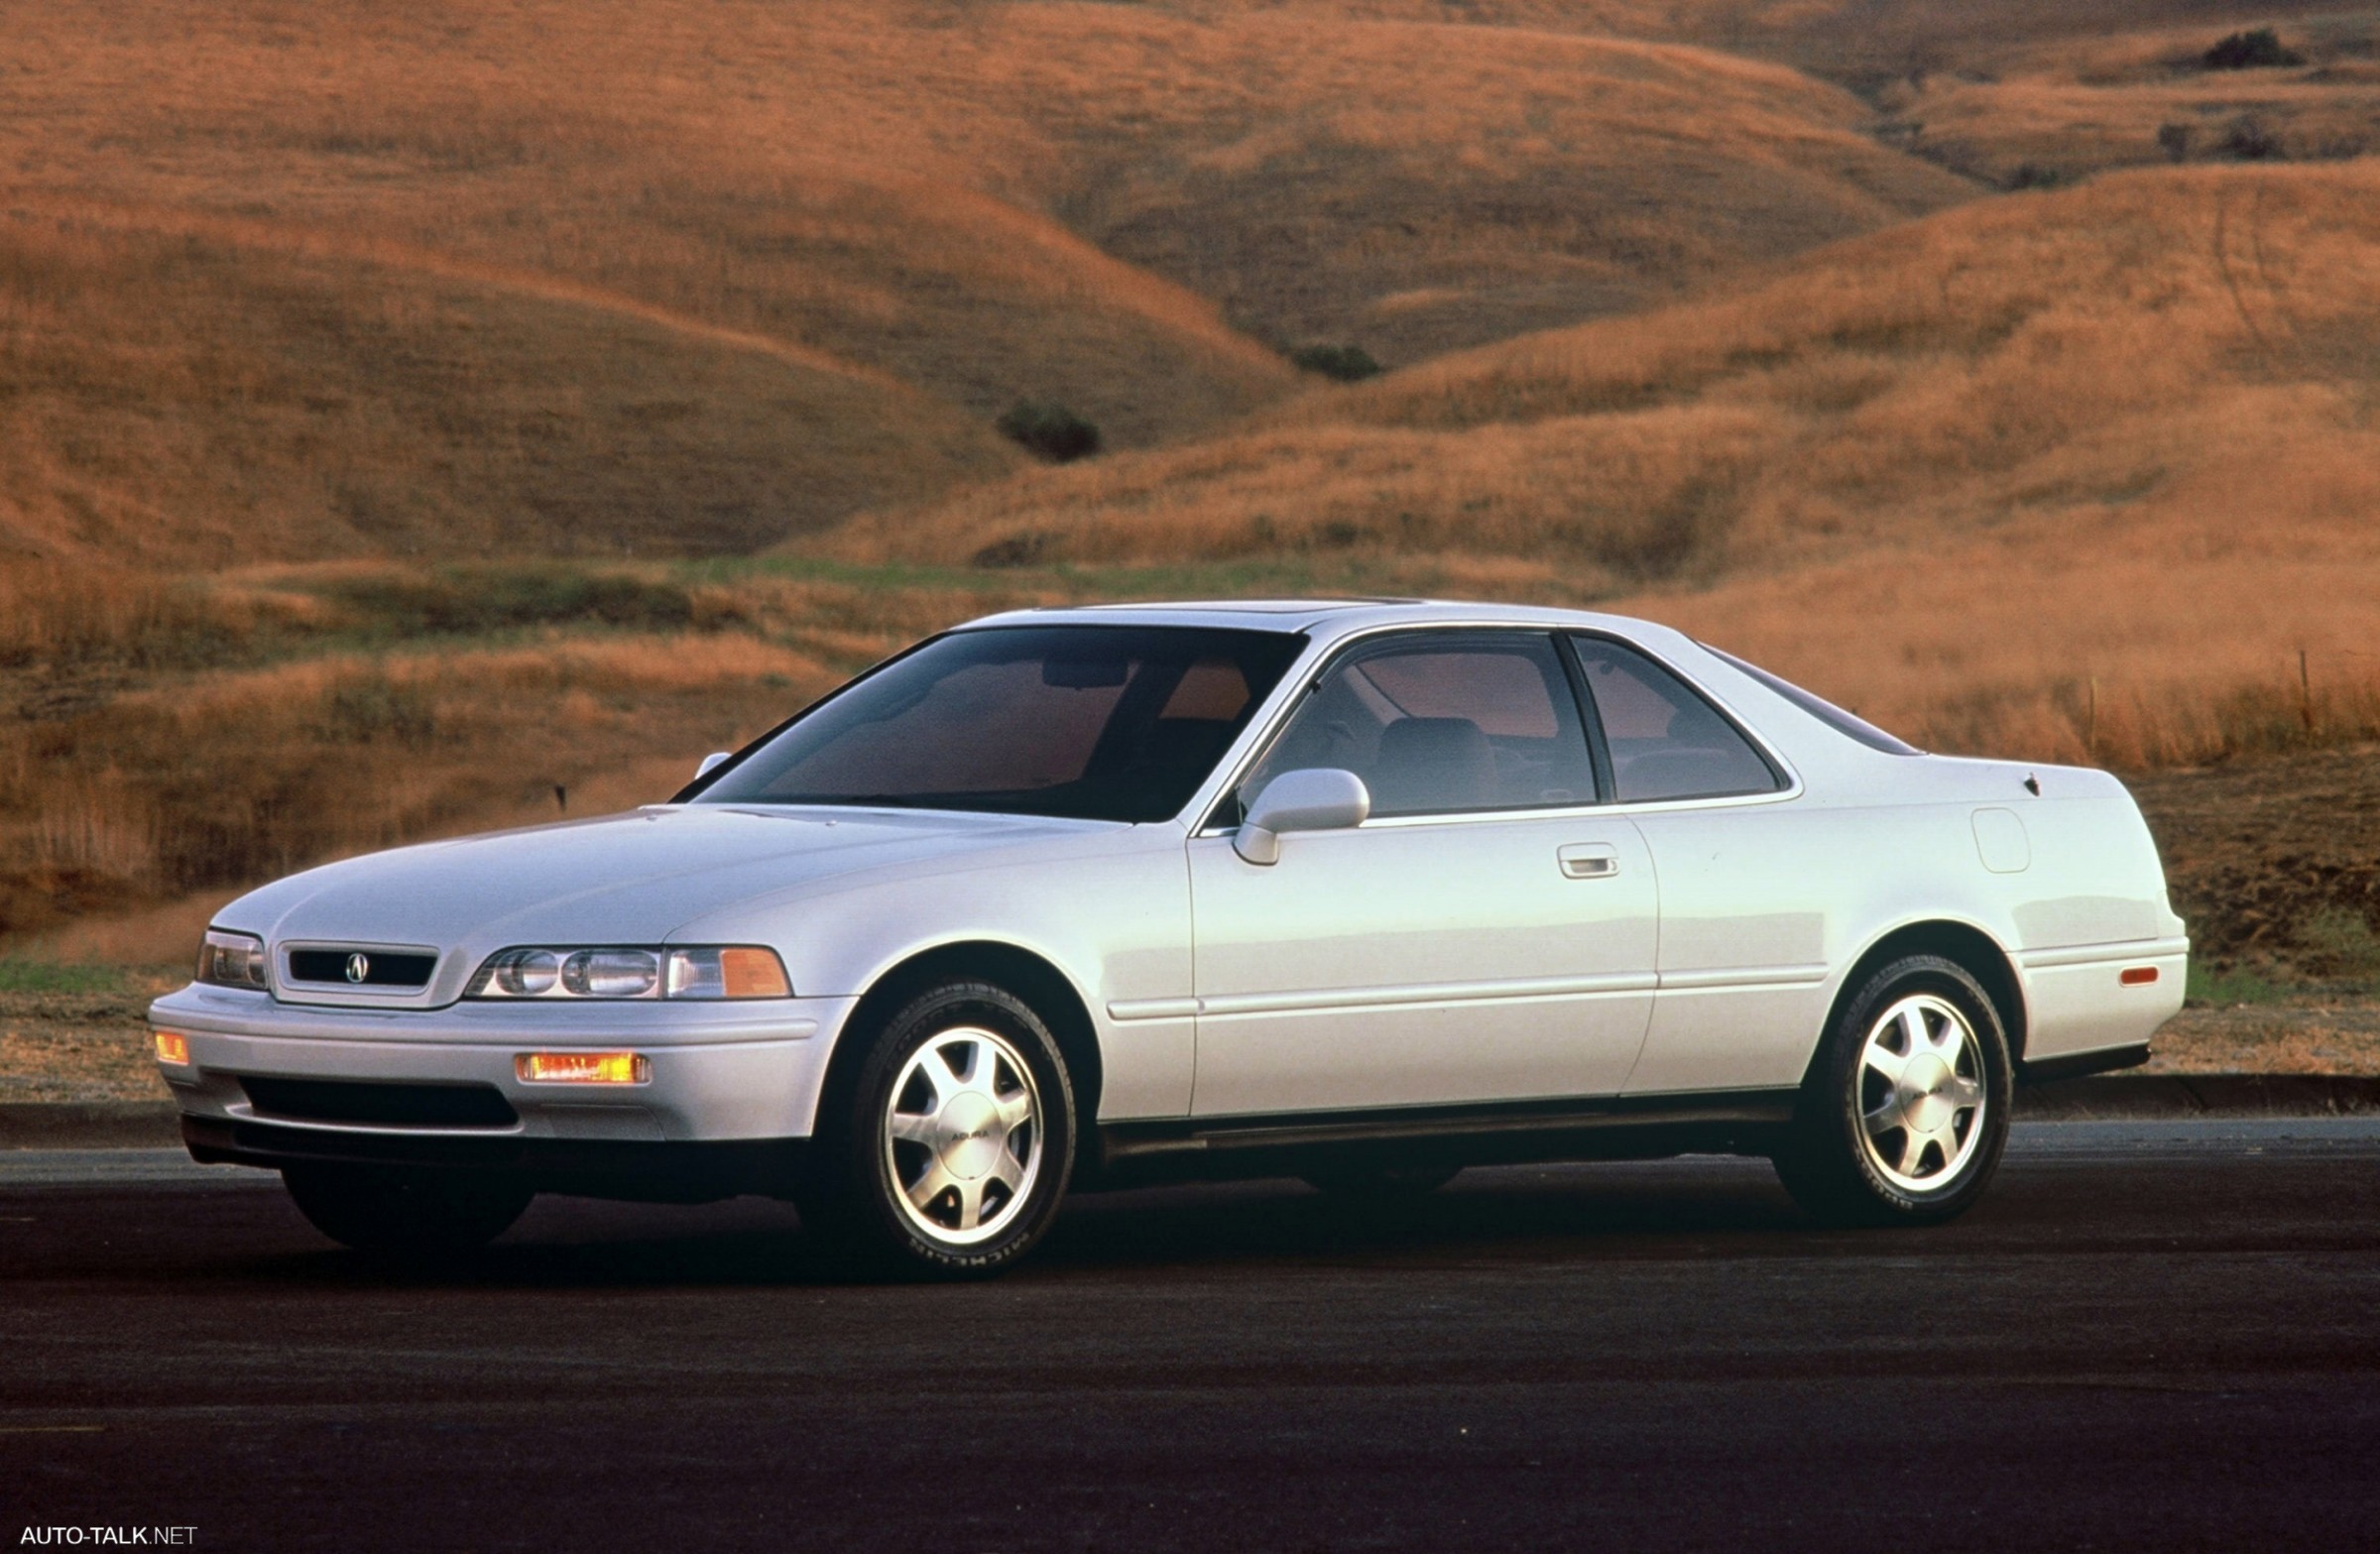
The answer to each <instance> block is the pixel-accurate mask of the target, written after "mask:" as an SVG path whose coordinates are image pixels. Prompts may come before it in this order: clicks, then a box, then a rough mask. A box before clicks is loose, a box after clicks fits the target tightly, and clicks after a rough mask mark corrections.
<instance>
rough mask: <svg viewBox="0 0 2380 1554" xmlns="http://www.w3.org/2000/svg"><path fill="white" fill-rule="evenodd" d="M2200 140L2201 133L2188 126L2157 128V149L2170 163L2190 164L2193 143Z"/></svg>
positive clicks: (2163, 125) (2162, 125) (2163, 126)
mask: <svg viewBox="0 0 2380 1554" xmlns="http://www.w3.org/2000/svg"><path fill="white" fill-rule="evenodd" d="M2198 138H2199V132H2198V131H2197V130H2196V129H2194V128H2192V127H2191V126H2190V125H2187V124H2160V125H2158V126H2157V149H2158V150H2159V151H2162V152H2164V153H2165V158H2166V160H2167V161H2168V162H2188V161H2189V160H2190V147H2191V143H2192V142H2193V141H2195V140H2197V139H2198Z"/></svg>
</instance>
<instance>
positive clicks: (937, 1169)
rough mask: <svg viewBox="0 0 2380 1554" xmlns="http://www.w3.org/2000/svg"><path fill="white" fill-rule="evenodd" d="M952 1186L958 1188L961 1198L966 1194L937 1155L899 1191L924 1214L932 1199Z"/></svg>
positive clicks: (930, 1205)
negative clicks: (916, 1176)
mask: <svg viewBox="0 0 2380 1554" xmlns="http://www.w3.org/2000/svg"><path fill="white" fill-rule="evenodd" d="M953 1187H959V1188H960V1196H961V1197H962V1198H964V1197H965V1196H966V1189H965V1188H964V1187H963V1186H961V1184H960V1182H959V1179H958V1178H957V1177H955V1176H953V1175H951V1174H950V1172H949V1171H948V1170H947V1169H946V1168H944V1166H943V1164H942V1161H941V1160H940V1158H939V1157H937V1158H935V1159H932V1160H928V1161H927V1162H926V1166H925V1171H924V1173H923V1174H922V1175H920V1176H919V1177H918V1178H917V1179H916V1180H915V1181H913V1182H911V1183H909V1184H908V1185H907V1186H906V1187H903V1188H902V1189H901V1191H902V1192H903V1193H905V1194H906V1195H907V1196H908V1200H909V1202H910V1203H911V1204H913V1205H915V1207H916V1209H917V1212H918V1213H920V1214H924V1213H926V1212H927V1211H929V1210H930V1209H932V1208H933V1206H934V1200H936V1199H937V1198H940V1197H941V1196H942V1195H943V1194H944V1193H946V1192H948V1191H950V1189H951V1188H953Z"/></svg>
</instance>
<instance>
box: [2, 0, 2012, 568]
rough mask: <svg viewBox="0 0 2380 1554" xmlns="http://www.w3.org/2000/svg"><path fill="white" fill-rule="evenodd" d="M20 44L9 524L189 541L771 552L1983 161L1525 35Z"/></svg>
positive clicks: (747, 9) (127, 5) (297, 547)
mask: <svg viewBox="0 0 2380 1554" xmlns="http://www.w3.org/2000/svg"><path fill="white" fill-rule="evenodd" d="M0 59H6V60H8V61H9V73H8V75H7V78H6V97H5V107H6V111H5V112H0V170H5V174H4V177H5V184H4V186H0V212H6V213H8V214H7V215H6V219H5V220H0V281H4V282H5V289H4V290H0V309H5V313H0V318H4V319H5V322H4V323H0V350H4V351H6V352H8V353H9V359H10V360H11V361H12V362H19V363H23V364H25V365H23V366H22V368H21V373H22V379H21V381H18V380H17V378H16V375H13V374H12V382H11V385H10V386H11V388H12V390H20V391H22V392H23V393H28V394H31V395H33V396H34V398H35V400H36V401H38V403H37V404H35V405H34V406H33V408H32V410H31V411H30V412H29V414H28V417H27V418H25V419H23V420H12V421H11V423H10V424H9V426H8V428H7V430H6V431H5V432H4V433H0V458H4V459H7V460H8V461H10V463H12V464H13V465H14V466H15V467H16V468H17V469H19V470H21V471H25V472H28V473H27V475H26V477H25V478H24V479H23V480H22V481H21V482H12V483H11V484H10V485H9V487H8V488H7V496H6V498H5V501H6V502H7V504H8V505H7V508H6V512H7V515H8V516H7V517H6V519H5V520H4V522H5V523H6V525H7V528H8V533H7V536H6V541H7V542H8V543H9V544H10V546H11V548H13V549H14V550H17V551H33V552H37V553H69V552H70V551H71V548H72V546H74V545H77V544H80V545H90V544H102V543H103V544H106V545H108V546H111V547H115V548H116V549H118V550H119V551H120V550H121V549H122V548H123V547H125V546H131V547H133V548H134V549H135V550H137V551H138V552H139V553H142V554H145V555H146V556H147V557H149V558H150V559H152V560H155V561H159V562H170V563H175V564H180V563H184V562H189V561H193V560H197V559H199V558H201V557H204V556H206V555H208V554H210V553H213V552H215V551H216V550H217V549H218V547H219V545H220V542H221V539H222V538H223V537H224V536H226V535H229V534H233V533H238V534H240V535H242V536H243V537H245V538H249V539H251V540H252V541H255V542H259V543H263V544H266V545H268V546H269V547H270V548H271V552H272V553H276V554H288V555H327V554H342V553H352V552H354V551H356V550H358V549H366V550H373V549H377V550H386V551H394V552H396V553H404V552H405V550H406V549H407V547H408V546H410V545H415V544H418V545H422V546H425V547H433V548H434V547H435V546H436V545H439V544H452V545H456V546H459V547H461V548H463V549H466V550H474V549H480V548H484V547H486V546H488V545H490V544H492V543H506V544H514V545H519V544H528V545H531V546H534V547H536V548H539V549H552V548H565V549H567V548H579V549H610V548H615V547H618V546H625V545H630V544H635V545H654V544H660V545H673V546H675V547H677V548H681V549H695V550H700V549H715V548H722V547H729V548H732V547H735V546H738V545H749V544H752V543H758V542H761V541H764V540H767V539H769V538H774V537H776V536H778V535H781V534H784V533H787V532H793V531H799V530H801V529H804V528H807V527H814V526H815V525H816V524H818V523H820V522H823V521H825V520H827V519H829V518H832V517H834V516H838V515H839V514H841V513H843V512H846V511H849V510H850V509H851V508H853V507H854V506H858V505H873V504H881V503H885V502H889V501H901V500H908V499H913V498H914V497H916V496H918V495H920V494H922V493H923V492H926V491H929V490H933V489H940V488H943V487H947V486H948V485H950V484H951V483H952V482H954V481H961V480H965V479H969V478H972V477H974V476H975V475H978V474H980V473H982V472H983V471H984V470H985V469H987V468H992V467H997V466H998V465H1000V463H1001V462H1002V461H1003V459H1004V458H1006V457H1007V455H1006V454H1005V453H1004V452H1003V451H1002V450H1001V449H999V448H997V447H992V446H990V445H989V444H988V439H987V437H985V436H982V435H977V434H975V433H974V432H973V431H971V430H970V425H972V426H975V427H985V426H988V425H989V424H990V423H991V422H992V421H993V420H994V418H997V417H998V416H999V415H1000V414H1001V413H1002V412H1004V411H1005V410H1007V409H1008V408H1009V407H1010V406H1011V404H1013V403H1014V402H1015V401H1016V400H1018V399H1019V398H1027V397H1029V398H1034V399H1041V400H1056V401H1060V402H1063V403H1064V404H1066V405H1068V406H1071V407H1072V408H1074V409H1075V410H1076V411H1078V412H1080V413H1081V414H1083V415H1085V416H1088V417H1089V418H1091V419H1092V420H1093V421H1094V422H1096V423H1097V424H1098V425H1099V427H1100V428H1101V430H1102V432H1103V433H1104V435H1105V437H1106V440H1107V442H1108V443H1109V445H1111V446H1126V447H1130V446H1134V445H1142V444H1147V443H1151V442H1155V441H1160V440H1164V439H1167V438H1172V437H1179V436H1182V435H1187V434H1193V433H1196V432H1198V431H1201V430H1203V429H1207V428H1211V427H1213V426H1214V425H1216V424H1218V423H1221V422H1224V421H1228V420H1231V419H1232V418H1237V417H1240V416H1242V415H1245V414H1247V413H1249V412H1250V411H1251V410H1253V409H1255V408H1257V407H1259V406H1261V405H1263V404H1265V403H1268V402H1269V401H1271V400H1274V399H1277V398H1278V397H1280V396H1282V395H1284V394H1286V393H1289V392H1291V391H1292V390H1293V389H1295V388H1296V387H1297V386H1298V378H1297V375H1296V374H1295V373H1294V372H1293V371H1292V370H1291V369H1290V368H1289V366H1288V365H1287V364H1286V363H1285V362H1284V361H1283V360H1282V358H1281V356H1280V354H1279V348H1280V347H1283V346H1287V345H1292V344H1296V343H1299V342H1303V341H1309V340H1328V341H1352V342H1355V343H1359V344H1364V345H1366V346H1368V348H1369V349H1371V350H1372V351H1373V353H1374V354H1375V355H1378V356H1380V357H1382V358H1384V359H1388V360H1391V361H1396V360H1413V359H1417V358H1419V357H1421V356H1424V355H1427V354H1429V353H1431V352H1434V351H1438V350H1442V349H1445V348H1447V347H1449V346H1455V345H1468V344H1474V343H1478V342H1480V341H1484V340H1489V339H1494V338H1500V337H1503V336H1506V335H1509V334H1512V333H1514V332H1517V331H1520V330H1523V329H1527V328H1532V327H1537V326H1541V325H1543V324H1546V323H1549V322H1562V321H1569V320H1573V319H1577V318H1580V317H1585V316H1590V315H1593V314H1595V313H1598V312H1604V311H1609V310H1612V309H1615V308H1624V307H1630V306H1634V305H1637V304H1638V303H1640V302H1641V301H1643V300H1644V299H1647V298H1658V297H1668V296H1672V295H1675V294H1676V293H1677V292H1678V291H1679V290H1680V289H1682V288H1687V287H1691V286H1694V285H1697V284H1702V283H1705V282H1708V281H1710V280H1712V279H1714V278H1717V277H1721V276H1724V275H1726V274H1729V273H1732V272H1733V271H1735V270H1737V269H1739V268H1741V267H1742V266H1744V265H1746V264H1754V263H1758V262H1762V261H1765V260H1768V259H1771V258H1773V257H1775V256H1778V255H1781V254H1787V253H1792V252H1796V251H1799V250H1801V249H1804V248H1807V247H1810V246H1812V245H1813V244H1817V243H1820V242H1824V241H1828V240H1832V239H1835V238H1839V237H1842V236H1844V235H1846V234H1849V233H1854V232H1859V231H1864V230H1869V229H1872V228H1874V227H1876V226H1879V225H1882V224H1886V223H1889V222H1891V221H1894V220H1897V219H1899V218H1901V217H1903V216H1905V215H1907V214H1910V213H1913V212H1919V211H1924V210H1930V209H1934V208H1937V207H1939V206H1941V205H1942V204H1944V203H1946V202H1949V201H1952V200H1956V199H1960V198H1963V197H1966V196H1968V195H1969V194H1970V193H1971V192H1972V191H1973V190H1972V185H1971V184H1969V183H1968V182H1966V181H1965V180H1963V179H1959V178H1956V177H1954V176H1952V175H1949V174H1946V173H1945V172H1943V171H1942V170H1941V169H1939V168H1936V167H1933V166H1931V165H1929V164H1926V163H1924V162H1922V161H1919V160H1916V159H1913V158H1910V157H1908V156H1906V155H1904V154H1902V153H1900V152H1898V151H1895V150H1891V149H1889V148H1885V147H1882V146H1879V145H1877V144H1876V143H1874V142H1873V141H1872V140H1870V139H1868V138H1867V137H1866V136H1865V135H1864V134H1863V129H1864V127H1865V126H1866V125H1867V124H1868V123H1869V122H1870V121H1871V120H1872V119H1873V117H1874V114H1873V111H1872V110H1871V109H1869V108H1868V107H1867V106H1865V105H1863V104H1861V103H1859V102H1857V101H1855V100H1854V99H1852V98H1851V97H1849V96H1848V95H1847V94H1845V93H1844V92H1843V91H1842V90H1841V89H1839V88H1836V87H1833V86H1828V85H1824V84H1822V83H1819V82H1816V81H1814V80H1811V79H1809V78H1807V77H1804V76H1800V75H1797V74H1795V73H1794V72H1792V71H1790V70H1788V69H1785V68H1782V67H1780V66H1776V65H1771V64H1761V63H1754V62H1750V61H1745V60H1733V59H1729V58H1726V57H1724V56H1721V55H1716V54H1711V53H1707V52H1703V51H1698V50H1694V49H1689V48H1678V47H1670V46H1654V45H1645V44H1638V43H1622V42H1610V41H1597V40H1592V39H1584V38H1574V37H1566V38H1554V39H1548V38H1543V37H1538V36H1535V35H1530V34H1526V33H1521V32H1515V31H1514V30H1512V29H1509V28H1500V27H1460V26H1444V25H1418V24H1410V23H1404V22H1394V21H1386V22H1349V21H1345V20H1331V19H1325V18H1314V17H1298V16H1283V15H1274V14H1271V13H1268V12H1239V11H1234V12H1231V13H1229V14H1220V13H1219V14H1217V15H1216V16H1213V17H1209V18H1203V19H1202V18H1194V17H1186V16H1183V15H1178V14H1172V13H1168V12H1167V11H1165V10H1163V9H1161V8H1142V7H1131V6H1108V5H1080V4H1047V3H1044V4H1018V5H1004V6H999V7H989V8H988V7H984V6H980V5H973V4H961V3H958V0H916V3H912V4H904V5H892V6H887V5H883V4H880V3H877V0H815V3H805V4H803V5H800V6H794V7H785V6H779V5H772V4H763V3H760V0H725V3H719V4H692V3H686V0H667V3H659V4H654V3H630V0H596V3H593V4H585V3H576V0H573V3H570V4H563V3H561V0H445V3H440V4H430V5H424V6H417V7H403V8H396V9H391V8H388V7H385V6H377V5H371V4H367V3H364V0H328V3H322V4H314V3H307V4H302V5H300V4H295V3H291V0H247V3H243V4H240V5H236V6H211V7H202V8H192V7H188V6H185V5H182V4H179V3H178V0H94V3H89V4H83V3H74V4H68V3H65V0H43V3H36V4H30V5H21V6H13V7H9V8H6V9H5V10H4V11H0ZM77 245H80V246H79V247H77ZM85 256H91V258H92V261H93V262H87V263H86V262H85ZM61 276H62V277H65V278H66V279H63V280H61V279H60V277H61ZM151 362H158V363H165V364H170V365H169V366H168V368H167V370H165V371H164V372H162V373H161V374H159V375H158V376H157V377H155V378H154V379H153V378H152V377H151V376H150V375H149V374H148V373H147V371H146V364H149V363H151ZM243 375H244V376H243ZM218 379H220V381H219V382H218V381H217V380H218ZM234 380H238V381H240V382H253V383H256V384H268V385H270V387H269V388H260V389H258V390H256V392H254V393H251V392H249V391H248V390H241V391H240V392H238V393H228V394H227V393H222V392H218V391H219V390H221V389H222V388H223V386H224V385H225V384H228V383H231V382H232V381H234ZM640 407H641V408H640ZM669 492H685V493H688V494H689V495H688V500H687V502H686V504H685V507H686V509H687V510H686V511H683V512H666V513H664V512H662V511H660V509H661V508H662V507H664V506H666V505H667V503H666V501H665V498H664V493H669Z"/></svg>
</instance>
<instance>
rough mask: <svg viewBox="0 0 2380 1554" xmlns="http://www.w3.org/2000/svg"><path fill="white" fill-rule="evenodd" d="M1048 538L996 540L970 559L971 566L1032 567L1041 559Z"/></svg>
mask: <svg viewBox="0 0 2380 1554" xmlns="http://www.w3.org/2000/svg"><path fill="white" fill-rule="evenodd" d="M1047 543H1048V537H1047V536H1044V535H1036V534H1022V535H1010V536H1009V537H1008V538H1005V539H995V540H993V541H992V542H991V543H990V544H988V545H986V546H984V547H983V548H982V549H980V550H978V551H976V552H975V554H974V555H972V556H970V557H968V560H969V561H970V563H971V564H973V565H976V566H982V567H1003V566H1030V565H1032V564H1033V563H1034V562H1035V561H1038V560H1039V559H1041V552H1042V550H1043V549H1045V548H1046V547H1047Z"/></svg>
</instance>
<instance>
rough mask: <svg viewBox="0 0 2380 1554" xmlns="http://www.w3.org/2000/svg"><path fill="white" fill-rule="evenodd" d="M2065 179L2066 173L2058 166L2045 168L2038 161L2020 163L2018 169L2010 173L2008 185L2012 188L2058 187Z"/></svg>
mask: <svg viewBox="0 0 2380 1554" xmlns="http://www.w3.org/2000/svg"><path fill="white" fill-rule="evenodd" d="M2065 181H2066V175H2065V174H2063V173H2061V172H2059V171H2058V170H2057V169H2056V168H2045V167H2043V166H2042V165H2041V164H2040V163H2038V162H2023V163H2019V164H2017V169H2016V171H2015V172H2014V173H2011V174H2009V175H2008V186H2009V187H2010V188H2012V189H2020V188H2056V187H2057V186H2058V185H2059V184H2061V183H2064V182H2065Z"/></svg>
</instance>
